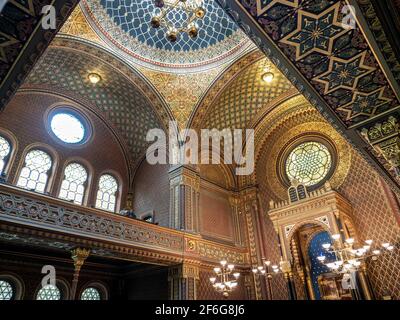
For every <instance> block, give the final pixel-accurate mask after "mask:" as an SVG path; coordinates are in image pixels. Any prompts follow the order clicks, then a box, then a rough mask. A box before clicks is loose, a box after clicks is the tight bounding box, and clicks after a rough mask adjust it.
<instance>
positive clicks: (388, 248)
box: [386, 246, 394, 251]
mask: <svg viewBox="0 0 400 320" xmlns="http://www.w3.org/2000/svg"><path fill="white" fill-rule="evenodd" d="M386 249H387V250H389V251H393V249H394V246H389V247H387V248H386Z"/></svg>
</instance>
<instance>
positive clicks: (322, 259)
mask: <svg viewBox="0 0 400 320" xmlns="http://www.w3.org/2000/svg"><path fill="white" fill-rule="evenodd" d="M317 259H318V260H319V261H321V262H324V261H325V259H326V257H325V256H320V257H318V258H317Z"/></svg>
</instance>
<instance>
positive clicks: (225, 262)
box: [220, 260, 228, 267]
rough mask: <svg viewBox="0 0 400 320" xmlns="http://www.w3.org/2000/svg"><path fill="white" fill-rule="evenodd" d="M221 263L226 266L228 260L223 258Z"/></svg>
mask: <svg viewBox="0 0 400 320" xmlns="http://www.w3.org/2000/svg"><path fill="white" fill-rule="evenodd" d="M220 263H221V266H223V267H225V266H226V264H227V263H228V262H227V261H226V260H222V261H221V262H220Z"/></svg>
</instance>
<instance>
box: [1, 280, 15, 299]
mask: <svg viewBox="0 0 400 320" xmlns="http://www.w3.org/2000/svg"><path fill="white" fill-rule="evenodd" d="M13 296H14V290H13V287H12V285H11V284H10V283H9V282H8V281H4V280H0V300H11V299H12V298H13Z"/></svg>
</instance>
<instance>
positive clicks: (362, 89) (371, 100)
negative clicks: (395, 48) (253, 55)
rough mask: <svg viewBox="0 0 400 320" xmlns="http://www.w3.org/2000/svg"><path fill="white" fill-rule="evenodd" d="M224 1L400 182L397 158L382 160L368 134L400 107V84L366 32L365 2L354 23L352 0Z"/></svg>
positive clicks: (263, 46)
mask: <svg viewBox="0 0 400 320" xmlns="http://www.w3.org/2000/svg"><path fill="white" fill-rule="evenodd" d="M217 1H218V2H219V3H220V4H221V5H222V6H223V8H224V9H225V10H226V11H227V12H228V13H229V14H230V15H231V16H232V17H233V18H234V19H235V20H236V21H237V22H238V23H239V25H240V26H241V27H242V29H243V30H245V31H246V33H247V34H248V35H249V36H250V38H252V39H253V41H255V43H256V44H257V45H258V46H259V47H260V49H262V50H263V51H264V52H265V53H266V54H267V56H269V57H271V59H272V60H273V62H274V64H276V65H277V66H278V67H279V68H280V69H281V70H282V71H283V73H284V74H285V75H286V76H287V77H288V78H289V79H290V80H291V81H292V82H293V83H294V84H295V85H296V87H297V88H298V89H299V91H300V92H301V93H303V94H304V95H305V96H306V98H307V99H308V100H309V101H310V102H311V103H312V104H313V105H314V106H316V107H317V108H318V109H319V110H320V111H321V112H322V113H323V115H324V116H325V117H326V118H327V119H329V120H330V121H331V122H332V123H333V124H334V126H335V127H336V128H337V129H339V130H340V131H341V132H342V133H343V134H344V135H345V136H346V137H348V138H349V140H350V141H351V142H352V143H353V145H354V146H356V147H357V148H358V149H359V150H361V151H362V152H363V153H364V155H365V156H366V157H370V159H371V157H372V158H374V162H375V167H376V168H377V169H378V170H380V171H381V172H382V173H385V174H386V178H389V179H387V180H389V182H390V183H391V184H392V185H393V186H395V187H397V188H399V183H400V177H399V175H398V174H397V170H395V169H394V168H393V164H392V163H391V162H390V163H389V161H386V163H382V159H378V158H376V157H375V156H374V155H373V154H372V151H371V146H370V145H369V144H368V141H366V140H365V139H364V138H363V137H362V136H361V134H360V131H361V130H362V128H363V127H364V126H366V124H371V123H374V122H375V121H377V120H378V119H380V118H382V117H384V116H387V115H388V114H389V113H391V112H393V111H395V110H397V109H398V108H399V106H400V102H399V99H398V96H397V94H400V90H399V89H398V88H399V84H398V83H397V82H396V81H394V80H393V79H394V77H393V75H392V74H391V72H390V69H389V68H388V66H387V64H386V62H385V61H384V59H380V60H381V61H380V62H381V63H378V61H377V57H380V54H381V53H380V51H379V47H378V46H377V45H376V42H375V39H373V37H369V38H368V39H367V38H366V36H365V34H364V33H363V30H364V31H366V30H367V28H368V27H367V25H366V23H364V20H363V19H361V17H362V14H361V13H360V12H361V11H359V8H358V7H357V6H355V8H356V10H358V11H356V13H357V17H358V18H360V19H358V20H357V24H356V25H355V27H354V28H347V27H345V25H344V24H343V22H346V21H347V20H346V17H345V15H344V14H343V13H342V12H345V8H344V6H345V5H347V2H345V1H339V0H329V1H328V0H326V1H317V0H311V1H301V0H267V1H265V0H255V1H250V2H249V1H245V0H235V1H222V0H217ZM361 24H362V27H361ZM366 34H368V33H366ZM384 165H385V167H384ZM386 165H388V166H386Z"/></svg>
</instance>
